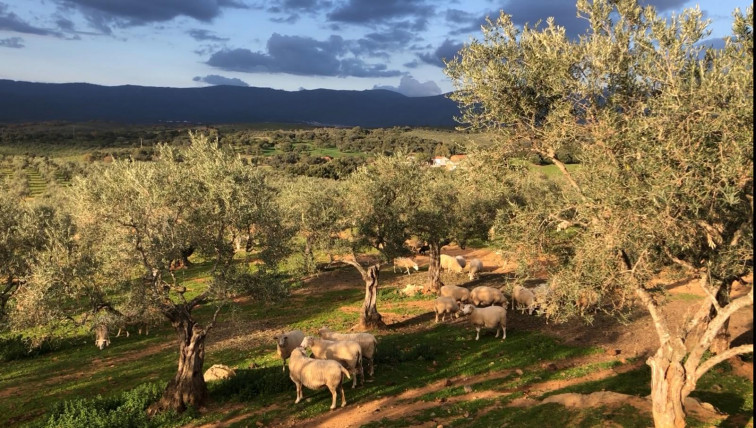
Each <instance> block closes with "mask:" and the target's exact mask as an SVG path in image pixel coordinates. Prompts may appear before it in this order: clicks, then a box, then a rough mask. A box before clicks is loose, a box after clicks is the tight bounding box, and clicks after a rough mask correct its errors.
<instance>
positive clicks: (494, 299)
mask: <svg viewBox="0 0 756 428" xmlns="http://www.w3.org/2000/svg"><path fill="white" fill-rule="evenodd" d="M470 301H471V302H472V303H473V304H474V305H475V306H491V305H500V306H506V304H507V299H505V298H504V294H502V292H501V290H499V289H498V288H493V287H487V286H485V285H481V286H479V287H475V288H473V289H472V291H471V292H470Z"/></svg>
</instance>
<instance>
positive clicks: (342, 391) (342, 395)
mask: <svg viewBox="0 0 756 428" xmlns="http://www.w3.org/2000/svg"><path fill="white" fill-rule="evenodd" d="M333 399H334V400H336V396H335V395H334V396H333ZM333 404H334V405H335V404H336V402H335V401H334V403H333ZM344 406H346V397H345V396H344V386H343V385H342V386H341V407H344Z"/></svg>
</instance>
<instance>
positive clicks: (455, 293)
mask: <svg viewBox="0 0 756 428" xmlns="http://www.w3.org/2000/svg"><path fill="white" fill-rule="evenodd" d="M439 295H441V296H445V297H451V298H453V299H454V300H456V301H457V302H469V301H470V290H468V289H466V288H465V287H460V286H458V285H444V286H442V287H441V288H440V289H439Z"/></svg>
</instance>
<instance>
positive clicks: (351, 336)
mask: <svg viewBox="0 0 756 428" xmlns="http://www.w3.org/2000/svg"><path fill="white" fill-rule="evenodd" d="M318 334H319V335H320V337H322V338H323V339H328V340H353V341H355V342H357V343H359V344H360V348H362V359H363V361H365V362H367V363H368V364H370V371H369V372H368V374H369V375H370V377H372V376H373V373H374V371H375V362H374V361H373V356H374V355H375V352H376V351H377V346H378V340H376V339H375V336H373V335H372V334H370V333H337V332H335V331H333V330H331V329H329V328H328V327H323V328H321V329H320V330H318Z"/></svg>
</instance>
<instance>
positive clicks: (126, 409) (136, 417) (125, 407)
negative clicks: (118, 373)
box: [45, 383, 194, 428]
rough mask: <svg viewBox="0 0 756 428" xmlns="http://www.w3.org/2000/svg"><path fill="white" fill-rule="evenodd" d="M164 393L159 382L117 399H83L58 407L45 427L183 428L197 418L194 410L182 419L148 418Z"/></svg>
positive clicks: (170, 415)
mask: <svg viewBox="0 0 756 428" xmlns="http://www.w3.org/2000/svg"><path fill="white" fill-rule="evenodd" d="M162 393H163V386H162V385H160V384H158V383H148V384H143V385H139V386H137V387H136V388H134V389H132V390H131V391H126V392H123V393H121V394H120V395H118V396H114V397H102V396H100V395H98V396H97V397H95V398H83V399H77V400H68V401H64V402H62V403H58V404H56V405H55V406H54V407H53V408H52V410H51V411H50V417H49V418H48V419H47V423H46V425H45V426H47V427H50V428H52V427H55V428H68V427H70V428H79V427H88V428H97V427H103V428H106V427H107V428H110V427H124V428H127V427H158V426H179V425H184V424H186V423H187V422H188V421H189V420H190V419H192V418H193V416H194V414H193V412H191V411H187V412H185V413H184V414H183V415H181V416H178V415H177V414H176V413H175V412H164V413H161V414H159V415H157V416H155V417H153V418H149V417H148V416H147V407H149V405H150V404H152V403H153V402H155V401H157V400H158V399H159V398H160V395H161V394H162Z"/></svg>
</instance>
